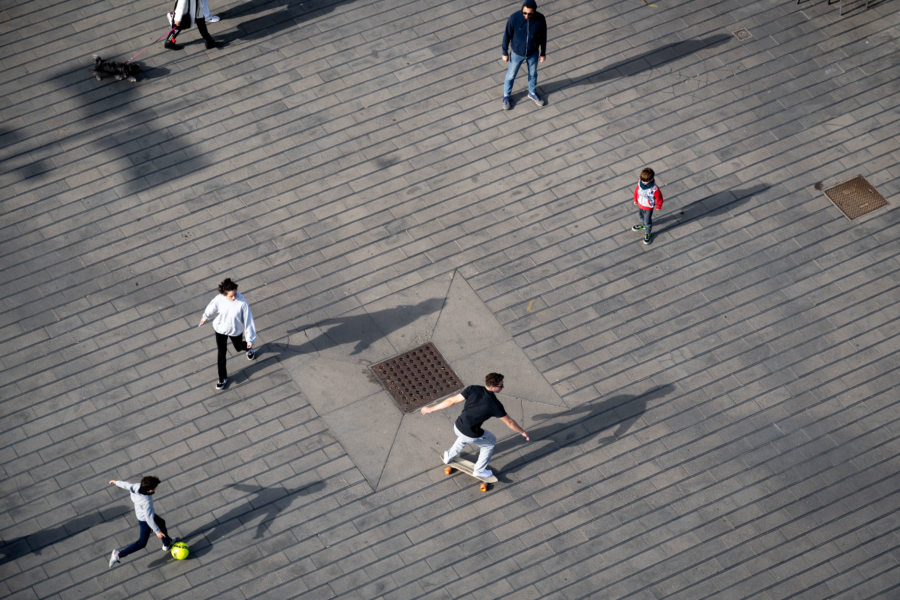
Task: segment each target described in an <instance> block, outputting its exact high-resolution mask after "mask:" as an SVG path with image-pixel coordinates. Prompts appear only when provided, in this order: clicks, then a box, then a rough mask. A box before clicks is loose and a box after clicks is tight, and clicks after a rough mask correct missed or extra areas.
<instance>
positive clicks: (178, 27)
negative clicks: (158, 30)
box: [163, 0, 222, 50]
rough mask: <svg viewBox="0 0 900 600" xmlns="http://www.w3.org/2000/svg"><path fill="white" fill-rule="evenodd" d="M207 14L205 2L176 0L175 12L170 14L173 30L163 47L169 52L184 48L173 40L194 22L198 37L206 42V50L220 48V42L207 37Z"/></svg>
mask: <svg viewBox="0 0 900 600" xmlns="http://www.w3.org/2000/svg"><path fill="white" fill-rule="evenodd" d="M208 14H209V6H208V5H207V3H206V0H178V1H177V2H176V3H175V11H174V13H173V14H172V25H173V29H172V31H171V32H170V34H169V35H168V36H167V37H166V42H165V44H163V45H164V46H165V47H166V48H168V49H169V50H181V49H182V48H184V46H182V45H181V44H179V43H178V42H177V41H176V40H175V38H176V36H177V35H178V34H179V33H180V32H181V31H182V30H183V29H187V28H188V27H190V26H191V21H194V22H196V23H197V31H199V32H200V36H201V37H202V38H203V41H204V42H206V47H207V49H211V48H220V47H221V46H222V42H219V41H217V40H215V39H214V38H213V36H211V35H209V30H207V29H206V18H205V17H206V15H208Z"/></svg>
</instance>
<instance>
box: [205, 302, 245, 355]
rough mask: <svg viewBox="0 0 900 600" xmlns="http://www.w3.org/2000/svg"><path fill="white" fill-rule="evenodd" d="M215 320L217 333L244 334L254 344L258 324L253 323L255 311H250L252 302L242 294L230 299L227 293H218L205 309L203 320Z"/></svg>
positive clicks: (214, 326) (214, 327) (214, 324)
mask: <svg viewBox="0 0 900 600" xmlns="http://www.w3.org/2000/svg"><path fill="white" fill-rule="evenodd" d="M213 317H216V319H215V321H213V324H212V326H213V329H214V330H215V332H216V333H221V334H222V335H227V336H236V335H241V333H243V334H244V340H245V341H246V342H247V343H248V344H251V345H252V344H253V341H254V340H255V339H256V325H254V324H253V313H251V312H250V304H248V303H247V300H246V299H245V298H244V297H243V296H242V295H241V293H240V292H237V293H236V294H235V297H234V300H229V299H228V298H226V297H225V294H216V297H215V298H213V299H212V300H211V301H210V303H209V304H208V305H207V306H206V310H205V311H203V320H204V321H209V320H210V319H212V318H213Z"/></svg>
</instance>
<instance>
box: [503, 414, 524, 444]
mask: <svg viewBox="0 0 900 600" xmlns="http://www.w3.org/2000/svg"><path fill="white" fill-rule="evenodd" d="M500 420H501V421H503V422H504V423H505V424H506V426H507V427H509V428H510V429H512V430H513V431H515V432H516V433H518V434H519V435H521V436H522V437H523V438H525V441H526V442H530V441H531V438H530V437H528V432H527V431H525V430H524V429H522V428H521V427H520V426H519V424H518V423H516V421H515V419H513V418H512V417H511V416H509V415H506V416H505V417H500Z"/></svg>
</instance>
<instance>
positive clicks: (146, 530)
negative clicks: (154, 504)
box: [119, 515, 172, 558]
mask: <svg viewBox="0 0 900 600" xmlns="http://www.w3.org/2000/svg"><path fill="white" fill-rule="evenodd" d="M153 520H154V521H156V526H157V527H159V530H160V531H162V532H163V535H164V536H166V537H165V538H163V543H165V544H166V545H167V546H168V545H170V544H171V543H172V538H170V537H169V532H168V530H167V529H166V522H165V521H164V520H163V518H162V517H160V516H159V515H153ZM138 523H139V524H140V526H141V536H140V537H139V538H138V541H136V542H135V543H133V544H130V545H128V546H125V547H124V548H122V549H121V550H120V551H119V558H125V557H126V556H128V555H129V554H131V553H132V552H134V551H136V550H140V549H141V548H143V547H144V546H146V545H147V540H149V539H150V532H151V531H153V530H152V529H150V526H149V525H147V523H146V522H144V521H138Z"/></svg>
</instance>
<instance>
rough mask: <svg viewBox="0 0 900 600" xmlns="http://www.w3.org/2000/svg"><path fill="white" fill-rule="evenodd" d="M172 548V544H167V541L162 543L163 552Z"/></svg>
mask: <svg viewBox="0 0 900 600" xmlns="http://www.w3.org/2000/svg"><path fill="white" fill-rule="evenodd" d="M171 549H172V546H170V545H169V544H167V543H165V542H163V543H162V551H163V552H168V551H169V550H171Z"/></svg>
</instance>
